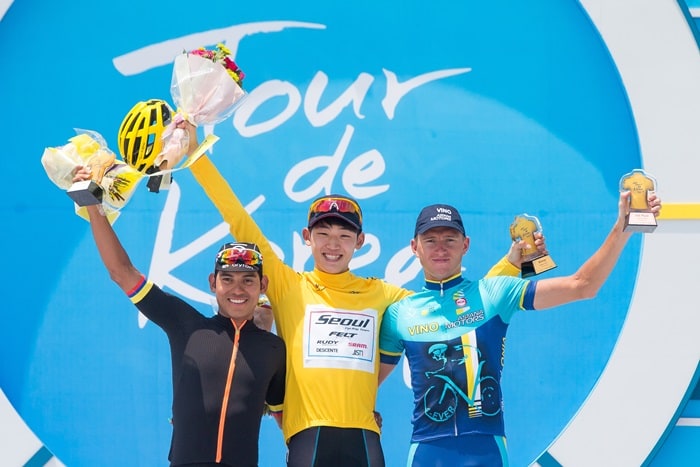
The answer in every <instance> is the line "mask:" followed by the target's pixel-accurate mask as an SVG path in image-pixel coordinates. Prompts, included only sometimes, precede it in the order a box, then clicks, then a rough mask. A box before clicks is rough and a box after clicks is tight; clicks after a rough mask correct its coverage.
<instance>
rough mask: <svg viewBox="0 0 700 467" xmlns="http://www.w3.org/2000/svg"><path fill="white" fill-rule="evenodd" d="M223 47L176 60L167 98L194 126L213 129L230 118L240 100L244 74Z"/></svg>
mask: <svg viewBox="0 0 700 467" xmlns="http://www.w3.org/2000/svg"><path fill="white" fill-rule="evenodd" d="M230 55H231V51H230V50H229V49H228V48H226V46H225V45H223V44H217V45H216V50H207V49H205V48H199V49H196V50H192V51H190V52H185V53H183V54H182V55H179V56H177V57H176V58H175V64H174V67H173V78H172V82H171V85H170V94H171V95H172V98H173V102H175V105H176V106H177V112H178V113H180V114H181V115H182V116H183V118H184V119H185V120H187V121H189V122H190V123H193V124H194V125H197V126H198V125H213V124H215V123H219V122H222V121H224V120H225V119H227V118H228V117H230V116H231V114H232V113H233V111H234V110H235V109H236V107H237V106H238V105H239V104H240V102H241V99H242V98H243V97H244V96H245V91H243V87H242V86H243V78H245V74H244V73H243V71H241V69H240V68H238V65H236V63H235V62H234V61H233V60H231V58H230V57H229V56H230Z"/></svg>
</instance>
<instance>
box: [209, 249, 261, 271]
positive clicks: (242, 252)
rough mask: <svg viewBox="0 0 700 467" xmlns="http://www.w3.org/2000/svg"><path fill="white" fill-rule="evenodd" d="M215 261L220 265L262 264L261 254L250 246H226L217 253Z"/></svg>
mask: <svg viewBox="0 0 700 467" xmlns="http://www.w3.org/2000/svg"><path fill="white" fill-rule="evenodd" d="M216 262H217V263H218V264H221V265H225V264H245V265H247V266H259V265H261V264H262V254H261V253H260V252H259V251H255V250H251V249H250V248H240V247H232V248H226V249H225V250H221V251H220V252H219V253H217V255H216Z"/></svg>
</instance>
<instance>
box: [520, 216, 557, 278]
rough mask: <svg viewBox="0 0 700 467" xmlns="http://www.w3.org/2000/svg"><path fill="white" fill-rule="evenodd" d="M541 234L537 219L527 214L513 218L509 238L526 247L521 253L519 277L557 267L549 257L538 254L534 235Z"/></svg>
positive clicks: (540, 226)
mask: <svg viewBox="0 0 700 467" xmlns="http://www.w3.org/2000/svg"><path fill="white" fill-rule="evenodd" d="M541 232H542V225H541V224H540V221H539V219H537V217H535V216H530V215H528V214H520V215H518V216H516V217H515V219H514V220H513V223H512V224H511V225H510V238H511V239H512V240H513V241H514V242H515V241H520V240H524V241H525V242H526V243H527V244H528V246H527V247H526V248H525V249H524V250H523V251H522V255H523V262H522V266H521V272H520V275H521V276H522V277H530V276H534V275H535V274H541V273H543V272H545V271H549V270H550V269H554V268H555V267H557V265H556V264H555V263H554V260H552V258H551V257H550V256H549V255H546V254H543V253H540V251H539V250H537V247H536V246H535V236H534V235H535V233H541Z"/></svg>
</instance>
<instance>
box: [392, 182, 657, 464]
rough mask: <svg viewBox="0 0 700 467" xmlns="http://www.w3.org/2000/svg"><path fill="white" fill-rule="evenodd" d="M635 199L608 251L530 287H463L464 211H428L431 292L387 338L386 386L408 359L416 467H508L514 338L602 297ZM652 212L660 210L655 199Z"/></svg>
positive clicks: (396, 310)
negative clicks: (509, 360)
mask: <svg viewBox="0 0 700 467" xmlns="http://www.w3.org/2000/svg"><path fill="white" fill-rule="evenodd" d="M629 196H630V193H629V192H624V193H621V194H620V198H619V202H618V216H617V219H616V221H615V224H614V226H613V228H612V230H611V231H610V233H609V234H608V236H607V238H606V239H605V241H604V242H603V244H602V245H601V246H600V248H599V249H598V250H597V251H596V252H595V253H594V254H593V255H592V256H591V257H590V258H589V259H588V260H587V261H586V262H585V263H584V264H583V265H582V266H581V267H580V268H579V270H578V271H577V272H576V273H574V274H572V275H570V276H562V277H555V278H549V279H541V280H538V281H535V280H524V279H520V278H516V277H509V276H498V277H488V278H483V279H481V280H479V281H474V282H473V281H470V280H468V279H465V278H464V277H462V274H461V270H462V258H463V256H464V255H465V254H466V253H467V250H468V249H469V245H470V239H469V237H467V236H466V234H465V229H464V224H463V223H462V218H461V217H460V215H459V212H458V211H457V209H455V208H454V207H452V206H449V205H444V204H440V205H432V206H428V207H426V208H424V209H423V210H422V211H421V213H420V215H419V216H418V220H417V222H416V228H415V232H414V238H413V239H412V240H411V249H412V250H413V253H414V254H415V255H416V257H418V259H419V260H420V263H421V265H422V266H423V271H424V274H425V286H424V288H423V290H422V291H420V292H417V293H415V294H413V295H411V296H409V297H407V298H404V299H403V300H401V301H399V302H397V303H395V304H393V305H391V306H390V307H389V308H388V309H387V312H386V313H385V315H384V320H383V321H382V326H381V332H380V342H379V349H380V361H381V368H380V374H379V381H380V383H381V382H382V381H384V379H386V377H387V376H388V375H389V373H390V372H391V370H393V369H394V367H395V366H396V364H397V363H398V361H399V358H400V357H401V354H402V353H405V354H406V359H407V361H408V364H409V367H410V374H411V387H412V388H413V396H414V404H415V407H414V410H413V434H412V437H411V448H410V452H409V455H408V465H409V466H411V467H424V466H436V465H449V466H451V467H460V466H464V467H466V466H482V465H483V466H489V467H494V466H500V465H508V455H507V451H506V439H505V427H504V423H503V404H502V394H501V373H502V371H503V359H504V352H505V343H506V331H507V329H508V325H509V323H510V320H511V318H512V317H513V315H514V314H515V313H516V312H518V311H520V310H542V309H545V308H551V307H555V306H559V305H563V304H565V303H569V302H573V301H576V300H582V299H590V298H593V297H595V295H596V294H597V292H598V290H599V289H600V288H601V287H602V285H603V284H604V282H605V281H606V280H607V278H608V276H609V275H610V272H611V271H612V270H613V268H614V267H615V264H616V263H617V260H618V258H619V256H620V254H621V252H622V251H623V249H624V247H625V245H626V244H627V241H628V240H629V238H630V237H631V236H632V233H630V232H624V222H625V215H626V214H627V213H628V210H629V207H628V206H629ZM649 204H650V206H651V208H652V212H653V213H654V215H655V216H658V214H659V211H660V209H661V202H660V200H659V199H658V198H657V197H656V195H650V197H649Z"/></svg>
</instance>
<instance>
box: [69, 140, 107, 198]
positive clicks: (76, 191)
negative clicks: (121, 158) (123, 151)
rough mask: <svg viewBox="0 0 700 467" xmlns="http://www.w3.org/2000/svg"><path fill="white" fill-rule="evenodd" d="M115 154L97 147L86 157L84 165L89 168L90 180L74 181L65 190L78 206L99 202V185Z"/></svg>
mask: <svg viewBox="0 0 700 467" xmlns="http://www.w3.org/2000/svg"><path fill="white" fill-rule="evenodd" d="M115 160H116V156H115V155H114V153H113V152H112V151H110V150H108V149H103V148H99V149H97V150H96V151H95V153H94V154H93V155H92V156H90V157H88V159H87V164H86V166H87V167H88V168H89V169H90V173H91V178H90V180H84V181H82V182H75V183H73V184H72V185H71V187H70V188H68V190H67V191H66V192H67V193H68V196H70V197H71V198H72V199H73V201H75V204H77V205H78V206H92V205H93V204H101V203H102V196H103V194H104V190H103V189H102V187H101V186H100V183H101V182H102V178H103V177H104V175H105V172H107V170H108V169H109V168H110V167H112V166H113V165H114V161H115Z"/></svg>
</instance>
